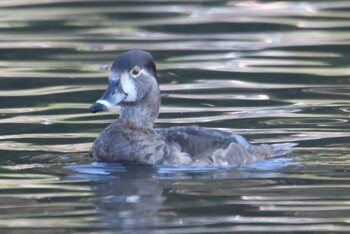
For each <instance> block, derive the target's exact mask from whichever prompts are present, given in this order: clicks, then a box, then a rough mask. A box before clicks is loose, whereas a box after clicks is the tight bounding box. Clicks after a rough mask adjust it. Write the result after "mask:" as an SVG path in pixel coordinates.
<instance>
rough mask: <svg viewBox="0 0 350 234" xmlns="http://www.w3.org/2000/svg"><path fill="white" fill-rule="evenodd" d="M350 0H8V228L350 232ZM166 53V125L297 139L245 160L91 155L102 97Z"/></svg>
mask: <svg viewBox="0 0 350 234" xmlns="http://www.w3.org/2000/svg"><path fill="white" fill-rule="evenodd" d="M349 9H350V2H348V1H283V2H278V1H211V0H205V1H191V2H188V1H138V0H135V1H109V0H106V1H102V2H101V1H95V0H81V1H74V2H73V1H66V0H52V1H40V0H35V1H30V2H28V1H21V0H13V1H1V2H0V14H1V16H2V17H1V19H0V29H1V30H0V50H1V53H0V82H1V88H0V98H1V100H2V101H1V107H0V128H1V133H2V134H1V136H0V152H1V157H0V161H1V163H0V165H1V167H0V197H1V199H0V211H1V212H0V213H1V215H0V230H1V231H0V232H13V233H38V232H42V231H45V232H47V231H48V230H49V231H52V232H74V233H79V232H84V233H86V232H90V233H91V232H96V233H98V232H113V231H116V230H122V231H124V232H131V233H138V232H140V233H145V232H149V233H184V232H190V233H205V232H212V233H218V232H245V231H249V232H254V233H256V232H315V233H318V232H338V231H339V232H340V231H342V232H350V229H349V228H348V223H349V221H348V220H349V215H348V213H349V208H350V207H349V205H348V203H349V197H348V194H349V186H348V181H349V179H348V178H349V172H348V167H349V165H350V161H349V156H350V151H349V149H350V148H349V147H350V145H349V139H350V136H349V112H350V108H349V100H348V99H349V98H348V96H349V95H348V93H349V92H348V91H349V89H350V87H349V75H350V68H349V39H350V34H349V27H350V23H349V22H350V21H349V18H350V14H349ZM135 48H142V49H146V50H149V51H150V52H151V53H152V54H153V55H154V57H155V60H156V62H157V68H158V71H159V81H160V88H161V90H162V108H161V114H160V118H159V119H158V121H157V123H156V125H157V127H168V126H173V125H183V124H199V125H201V126H208V127H214V128H218V129H223V130H226V131H232V132H235V133H238V134H243V135H245V136H246V137H247V138H248V139H249V140H251V141H252V142H264V143H275V142H284V141H294V142H298V143H299V146H298V148H297V149H296V151H295V152H294V153H293V154H290V155H288V157H286V158H278V159H273V160H268V161H265V162H259V163H257V164H254V165H250V166H247V167H243V168H213V167H203V168H202V167H198V168H171V167H170V168H168V167H153V168H150V167H140V166H123V165H118V164H117V165H116V164H112V165H108V164H96V163H91V162H90V159H89V158H88V156H87V151H88V149H89V147H90V145H91V142H92V141H93V140H94V138H95V137H96V136H97V135H98V133H99V132H100V131H101V130H102V129H103V128H104V127H106V125H107V124H108V123H110V122H112V121H113V120H114V119H115V118H116V116H117V113H118V109H116V110H115V111H111V112H105V113H101V114H97V115H93V114H90V113H89V112H88V107H89V105H90V104H91V103H92V102H93V101H95V100H96V98H98V97H99V96H100V94H101V92H102V90H104V89H105V86H106V80H107V76H108V67H109V66H110V63H111V62H112V61H113V59H114V58H115V57H116V56H117V55H118V54H119V53H121V52H123V51H125V50H128V49H135Z"/></svg>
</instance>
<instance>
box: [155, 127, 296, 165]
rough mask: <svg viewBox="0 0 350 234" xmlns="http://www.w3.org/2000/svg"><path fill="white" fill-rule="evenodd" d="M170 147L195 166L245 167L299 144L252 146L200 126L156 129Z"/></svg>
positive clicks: (230, 134)
mask: <svg viewBox="0 0 350 234" xmlns="http://www.w3.org/2000/svg"><path fill="white" fill-rule="evenodd" d="M155 131H156V133H157V135H158V136H159V137H161V138H162V139H163V140H164V141H166V142H168V143H169V144H177V145H179V147H180V148H181V149H180V150H181V151H182V152H185V153H187V154H189V155H190V156H191V158H192V165H219V166H228V165H232V166H234V165H241V164H248V163H253V162H256V161H259V160H263V159H266V158H270V157H274V156H278V155H283V154H286V153H289V152H291V151H292V147H293V146H294V145H296V144H294V143H285V144H275V145H267V144H262V145H251V144H250V143H249V142H248V141H247V140H246V139H245V138H243V137H242V136H240V135H236V134H233V133H230V132H225V131H220V130H216V129H210V128H205V127H198V126H181V127H172V128H169V129H155Z"/></svg>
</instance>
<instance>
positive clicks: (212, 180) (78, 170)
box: [69, 159, 291, 230]
mask: <svg viewBox="0 0 350 234" xmlns="http://www.w3.org/2000/svg"><path fill="white" fill-rule="evenodd" d="M286 160H287V161H286ZM288 163H289V165H290V163H291V161H290V159H274V160H270V162H269V161H265V162H264V163H260V164H255V165H253V166H252V167H254V168H253V170H251V168H250V169H249V168H248V169H247V168H243V169H237V168H236V169H234V168H230V169H229V168H218V167H216V168H214V167H206V168H203V167H202V168H199V167H197V168H194V167H192V168H171V167H169V168H167V167H148V166H132V165H128V166H123V165H120V164H103V163H92V164H86V165H76V166H70V167H69V169H71V170H73V171H74V172H75V173H73V174H71V175H70V177H74V178H75V179H77V178H78V179H83V180H84V181H86V180H87V181H88V182H89V184H91V189H92V191H93V192H94V193H95V196H94V198H93V200H94V203H95V207H96V210H97V212H98V214H99V215H100V217H101V219H102V222H103V223H104V224H105V225H106V226H107V227H109V228H112V229H123V230H128V229H132V230H136V229H137V230H138V229H140V230H152V229H153V228H157V229H159V228H160V227H169V226H172V227H176V226H177V227H179V226H183V225H193V224H198V222H199V223H202V224H209V223H213V222H214V223H216V222H217V221H214V220H212V218H211V216H210V215H208V216H201V215H200V216H199V217H197V218H194V217H193V212H195V210H196V209H208V210H207V211H206V212H209V213H210V212H211V211H210V207H207V208H205V207H203V204H204V203H203V201H204V200H206V199H208V198H210V197H213V196H214V197H215V196H218V197H220V194H221V193H222V192H223V193H224V194H226V195H227V193H228V192H229V193H231V194H232V196H234V197H237V198H238V197H240V196H241V195H242V190H241V189H242V188H244V187H245V186H260V185H262V184H264V183H265V182H266V181H261V180H253V181H252V182H245V185H244V184H242V183H241V181H242V179H247V178H260V177H263V178H266V177H271V176H273V175H272V174H273V173H271V171H263V170H264V167H265V168H266V169H267V170H271V169H276V168H278V167H285V166H286V165H288ZM256 169H258V170H259V172H257V170H256ZM227 179H230V180H229V181H231V182H230V186H231V185H232V188H230V189H229V191H226V190H225V191H223V188H222V186H221V185H220V183H222V181H227ZM259 181H261V182H259ZM260 183H262V184H260ZM236 186H237V187H236ZM224 187H226V186H225V185H224ZM226 189H227V188H226ZM236 189H237V190H236ZM235 190H236V191H237V192H235ZM220 191H221V192H220ZM236 193H237V194H236ZM221 195H223V194H221ZM226 195H224V196H226ZM243 195H244V194H243ZM193 196H195V197H193ZM203 199H204V200H203ZM209 200H211V199H209ZM249 206H250V205H249ZM191 214H192V215H191ZM195 216H197V215H195Z"/></svg>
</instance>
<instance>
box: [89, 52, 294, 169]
mask: <svg viewBox="0 0 350 234" xmlns="http://www.w3.org/2000/svg"><path fill="white" fill-rule="evenodd" d="M115 105H120V106H121V110H120V116H119V119H118V120H117V121H115V122H114V123H112V124H111V125H109V126H108V127H107V128H106V129H105V130H103V131H102V132H101V134H100V136H99V137H98V138H97V139H96V140H95V142H94V144H93V145H92V147H91V150H90V154H91V156H92V157H93V159H94V160H96V161H104V162H127V163H138V164H147V165H173V166H182V165H191V166H199V165H201V166H204V165H217V166H239V165H242V164H248V163H253V162H256V161H259V160H264V159H267V158H271V157H274V156H277V155H282V154H286V153H289V152H291V151H292V147H293V146H294V145H296V144H294V143H284V144H274V145H267V144H262V145H251V144H249V143H248V142H247V141H246V140H245V139H244V138H243V137H242V136H239V135H235V134H232V133H230V132H224V131H219V130H215V129H209V128H204V127H198V126H186V127H172V128H168V129H153V124H154V121H155V120H156V118H157V117H158V111H159V106H160V91H159V87H158V83H157V73H156V67H155V64H154V62H153V58H152V56H151V55H150V54H149V53H147V52H145V51H141V50H132V51H128V52H126V53H124V54H122V55H120V56H119V57H118V58H117V59H116V60H115V61H114V63H113V65H112V67H111V75H110V77H109V86H108V88H107V90H106V92H105V94H104V95H103V97H102V98H101V99H99V100H98V101H96V102H95V103H94V104H93V105H92V106H91V107H90V110H91V111H92V112H94V113H95V112H97V111H101V110H106V109H108V108H110V107H112V106H115Z"/></svg>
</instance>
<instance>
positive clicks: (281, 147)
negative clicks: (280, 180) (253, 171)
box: [211, 143, 297, 166]
mask: <svg viewBox="0 0 350 234" xmlns="http://www.w3.org/2000/svg"><path fill="white" fill-rule="evenodd" d="M296 145H297V144H296V143H281V144H272V145H268V144H261V145H248V148H246V147H244V146H243V145H241V144H238V143H231V144H230V145H229V146H228V147H227V148H226V149H218V150H216V151H215V152H214V153H213V155H212V156H211V160H212V161H213V164H214V165H218V166H228V165H231V166H239V165H244V164H250V163H254V162H257V161H260V160H265V159H269V158H273V157H277V156H281V155H284V154H287V153H290V152H292V151H293V147H294V146H296Z"/></svg>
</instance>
